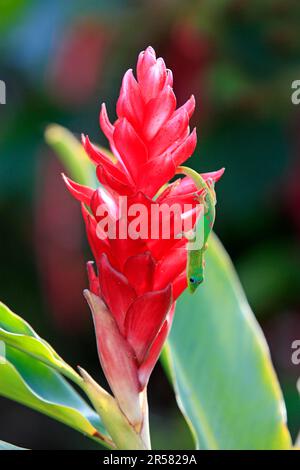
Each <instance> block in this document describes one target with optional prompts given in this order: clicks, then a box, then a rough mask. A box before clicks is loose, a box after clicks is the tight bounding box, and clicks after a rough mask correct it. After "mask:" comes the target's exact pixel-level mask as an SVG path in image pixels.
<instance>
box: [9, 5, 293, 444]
mask: <svg viewBox="0 0 300 470" xmlns="http://www.w3.org/2000/svg"><path fill="white" fill-rule="evenodd" d="M299 31H300V3H299V1H298V0H244V1H243V0H218V1H216V0H202V1H201V0H199V1H184V2H183V1H179V0H178V1H177V0H139V1H133V0H132V1H129V0H122V1H121V0H119V1H117V0H115V1H104V0H103V1H101V0H97V1H96V0H95V1H93V0H88V1H80V0H73V1H72V2H61V1H59V0H43V2H41V1H37V0H0V36H1V42H0V79H1V80H4V81H5V82H6V86H7V104H6V105H0V159H1V160H0V221H1V222H0V223H1V230H0V237H1V238H0V240H1V244H0V299H1V300H2V301H3V302H5V303H6V304H7V305H8V306H9V307H10V308H11V309H12V310H14V311H15V312H16V313H18V314H19V315H21V316H23V317H24V318H25V319H27V320H28V321H29V322H30V323H31V324H32V325H33V327H34V328H35V329H36V330H37V331H38V332H39V333H40V334H41V336H43V337H45V338H46V339H47V340H49V342H50V343H51V344H52V345H53V346H54V347H55V349H56V350H57V351H58V352H59V353H60V354H61V355H62V356H63V357H64V358H65V359H66V360H67V361H68V362H70V363H71V364H72V365H74V366H76V364H81V365H82V366H83V367H84V368H86V369H87V370H89V371H90V372H91V373H92V375H93V376H94V377H95V378H96V379H97V378H98V379H99V380H103V377H102V376H101V371H100V367H99V364H98V359H97V354H96V346H95V339H94V333H93V327H92V321H91V318H90V314H89V311H88V307H87V306H86V304H85V302H84V300H83V297H82V290H83V288H84V287H85V286H86V285H87V279H86V274H85V261H86V260H88V259H90V258H91V254H90V252H89V249H88V246H87V243H86V240H85V234H84V228H83V222H82V221H81V215H80V209H79V206H78V205H77V203H76V202H75V201H73V199H72V198H71V197H70V195H69V194H68V193H67V191H66V189H65V187H64V185H63V182H62V180H61V177H60V172H61V167H60V164H59V163H58V161H57V160H56V158H55V156H54V154H53V153H52V152H51V151H50V149H49V148H47V146H46V144H45V143H44V136H43V134H44V130H45V127H46V126H47V124H48V123H52V122H56V123H59V124H62V125H64V126H66V127H68V128H69V129H70V130H71V131H72V132H74V133H75V134H77V135H79V134H80V133H81V132H85V133H87V134H89V135H90V136H91V138H92V139H93V140H94V141H97V142H99V143H100V144H101V145H107V143H106V141H105V139H104V136H103V135H102V134H101V133H100V132H99V127H98V113H99V110H100V104H101V102H102V101H105V102H106V103H107V106H108V110H109V112H110V115H111V116H115V104H116V100H117V96H118V92H119V88H120V84H121V79H122V76H123V74H124V72H125V71H126V70H127V69H128V68H131V67H135V63H136V58H137V54H138V53H139V51H140V50H142V49H144V48H145V47H147V46H148V45H152V46H153V47H154V48H155V49H156V51H157V53H158V54H159V55H162V56H163V57H164V59H165V61H166V63H167V66H168V67H169V68H171V69H172V70H173V73H174V79H175V80H174V88H175V93H176V95H177V98H178V104H179V105H180V104H182V103H183V102H184V101H185V100H186V99H187V98H188V97H189V96H190V94H191V93H193V94H194V95H195V97H196V102H197V108H196V112H195V115H194V117H193V121H192V125H197V129H198V136H199V138H198V148H197V151H196V152H195V154H194V156H193V157H192V159H191V160H190V161H189V164H190V165H192V166H193V167H194V168H195V169H197V170H201V171H207V170H215V169H218V168H220V167H223V166H225V167H226V172H225V175H224V177H223V178H222V181H221V182H220V183H218V217H217V222H216V232H217V234H218V235H219V236H220V238H221V240H222V241H223V243H224V245H225V247H226V248H227V250H228V252H229V254H230V256H231V257H232V259H233V261H234V264H235V266H236V268H237V271H238V273H239V275H240V278H241V281H242V284H243V287H244V289H245V291H246V293H247V296H248V299H249V302H250V304H251V306H252V308H253V310H254V312H255V314H256V316H257V318H258V321H259V322H260V324H261V325H262V327H263V329H264V332H265V334H266V337H267V340H268V343H269V345H270V349H271V354H272V359H273V362H274V365H275V368H276V371H277V373H278V376H279V380H280V383H281V386H282V388H283V392H284V396H285V400H286V405H287V410H288V423H289V428H290V430H291V432H292V435H293V437H295V436H296V435H297V433H298V431H299V428H300V403H299V395H298V392H297V389H296V382H297V378H298V376H300V366H295V365H293V364H292V362H291V353H292V350H291V344H292V341H293V340H295V339H300V296H299V291H300V269H299V266H300V184H299V181H300V105H299V106H298V107H297V106H295V105H293V104H292V102H291V94H292V89H291V84H292V82H293V81H294V80H297V79H298V80H299V79H300V32H299ZM0 373H1V372H0ZM101 377H102V379H101ZM149 393H150V409H151V411H152V415H151V427H152V438H153V447H154V448H169V449H171V448H173V449H176V448H177V449H179V448H180V449H184V448H192V445H193V444H192V439H191V436H190V433H189V431H188V429H187V427H186V424H185V423H184V420H183V418H182V417H181V415H180V412H179V411H178V409H177V405H176V402H175V399H174V397H173V392H172V390H171V388H170V386H169V384H168V382H167V379H166V378H165V376H164V373H163V371H162V369H161V367H160V366H159V365H158V366H157V367H156V369H155V372H154V374H153V376H152V379H151V381H150V390H149ZM0 416H1V424H0V439H3V440H7V441H10V442H13V443H15V444H17V445H21V446H24V447H29V448H34V449H45V448H47V449H66V448H69V449H76V448H95V445H94V444H93V443H91V442H90V441H88V439H86V438H84V437H83V436H80V435H79V434H77V433H76V432H75V431H74V432H73V431H72V430H69V429H68V428H66V427H64V426H63V425H60V424H57V423H56V422H54V421H52V420H50V419H48V418H46V417H44V416H41V415H39V414H38V413H36V412H34V411H31V410H28V409H26V408H24V407H22V406H20V405H18V404H15V403H13V402H10V401H8V400H5V399H0Z"/></svg>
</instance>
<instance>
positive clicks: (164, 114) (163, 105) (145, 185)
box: [82, 47, 197, 197]
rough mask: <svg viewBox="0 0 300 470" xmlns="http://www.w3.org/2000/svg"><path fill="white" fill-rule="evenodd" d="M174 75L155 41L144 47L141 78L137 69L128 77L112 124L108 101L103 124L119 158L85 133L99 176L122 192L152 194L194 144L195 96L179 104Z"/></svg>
mask: <svg viewBox="0 0 300 470" xmlns="http://www.w3.org/2000/svg"><path fill="white" fill-rule="evenodd" d="M172 85H173V77H172V73H171V71H170V70H168V69H167V68H166V66H165V63H164V61H163V59H162V58H159V59H156V56H155V52H154V50H153V49H152V47H148V48H147V49H146V51H143V52H141V53H140V55H139V58H138V63H137V79H135V77H134V75H133V72H132V70H128V71H127V72H126V73H125V75H124V78H123V82H122V87H121V91H120V96H119V99H118V103H117V116H118V119H117V120H116V121H115V123H114V124H112V123H111V122H110V120H109V118H108V115H107V112H106V107H105V104H103V105H102V109H101V113H100V126H101V128H102V131H103V132H104V134H105V135H106V137H107V139H108V141H109V143H110V147H111V150H112V152H113V154H114V156H115V157H116V161H117V163H116V164H115V165H114V164H112V162H111V160H110V159H109V158H107V156H106V155H104V154H103V153H102V152H100V151H99V150H98V149H97V148H96V147H95V146H94V145H92V144H91V142H90V140H89V138H88V137H83V139H82V141H83V145H84V147H85V149H86V151H87V153H88V155H89V156H90V158H91V159H92V160H93V162H94V163H95V164H96V165H97V176H98V179H99V181H100V182H101V183H102V184H103V185H104V186H106V187H108V188H110V189H113V190H115V191H117V192H118V193H119V194H128V195H129V194H134V193H136V192H137V191H142V192H143V193H144V194H146V195H147V196H150V197H153V196H154V195H155V194H156V192H157V191H158V189H159V188H160V187H161V186H162V185H163V184H164V183H166V182H167V181H169V180H170V179H171V178H172V177H173V176H174V175H175V169H176V167H177V166H178V165H181V164H182V163H183V162H184V161H185V160H186V159H187V158H188V157H190V156H191V155H192V153H193V152H194V150H195V146H196V142H197V138H196V130H195V129H194V130H193V132H192V133H190V128H189V119H190V117H191V115H192V114H193V111H194V108H195V100H194V97H193V96H191V98H190V99H189V100H188V101H187V102H186V103H185V104H184V105H183V106H181V107H180V108H178V109H177V110H176V97H175V95H174V92H173V89H172Z"/></svg>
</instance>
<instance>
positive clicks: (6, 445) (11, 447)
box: [0, 441, 26, 450]
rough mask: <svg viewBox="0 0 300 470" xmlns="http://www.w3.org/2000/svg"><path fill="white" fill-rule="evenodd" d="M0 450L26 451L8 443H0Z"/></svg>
mask: <svg viewBox="0 0 300 470" xmlns="http://www.w3.org/2000/svg"><path fill="white" fill-rule="evenodd" d="M0 450H26V449H24V448H23V447H17V446H14V445H13V444H9V443H8V442H4V441H0Z"/></svg>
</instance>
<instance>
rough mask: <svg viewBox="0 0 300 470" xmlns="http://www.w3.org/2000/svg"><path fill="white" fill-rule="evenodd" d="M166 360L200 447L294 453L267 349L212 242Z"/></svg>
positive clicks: (181, 305) (180, 309)
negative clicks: (201, 276)
mask: <svg viewBox="0 0 300 470" xmlns="http://www.w3.org/2000/svg"><path fill="white" fill-rule="evenodd" d="M197 310H198V311H197ZM199 310H200V311H199ZM164 362H165V366H166V367H167V368H168V370H169V373H171V376H172V378H173V382H174V385H175V390H176V395H177V400H178V403H179V406H180V408H181V410H182V411H183V414H184V415H185V416H186V418H187V421H188V423H189V424H190V426H191V429H192V433H193V435H194V437H195V440H196V445H197V447H200V448H204V449H231V448H232V449H261V448H262V449H269V448H276V449H277V448H279V449H286V448H291V439H290V435H289V432H288V429H287V427H286V424H285V420H286V417H285V407H284V402H283V398H282V394H281V390H280V387H279V384H278V381H277V378H276V375H275V372H274V369H273V366H272V363H271V360H270V357H269V351H268V347H267V344H266V342H265V339H264V336H263V334H262V331H261V329H260V327H259V326H258V324H257V322H256V320H255V317H254V315H253V313H252V311H251V309H250V307H249V305H248V303H247V300H246V298H245V295H244V293H243V291H242V288H241V286H240V283H239V281H238V279H237V276H236V274H235V272H234V269H233V266H232V264H231V262H230V260H229V257H228V255H227V254H226V252H225V250H224V248H223V247H222V245H221V243H220V242H219V241H218V240H217V239H216V237H213V238H212V239H211V241H210V247H209V249H208V253H207V267H206V279H205V283H204V284H203V286H202V287H200V288H199V289H198V291H197V293H196V294H194V296H191V295H190V294H188V293H184V294H183V296H182V298H181V299H179V301H178V305H177V311H176V314H175V320H174V325H173V327H172V331H171V334H170V337H169V340H168V343H167V349H166V353H165V355H164Z"/></svg>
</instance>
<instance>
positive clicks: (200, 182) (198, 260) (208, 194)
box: [176, 166, 216, 293]
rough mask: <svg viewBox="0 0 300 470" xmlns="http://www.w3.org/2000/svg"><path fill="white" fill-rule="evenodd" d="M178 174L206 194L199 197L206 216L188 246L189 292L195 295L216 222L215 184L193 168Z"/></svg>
mask: <svg viewBox="0 0 300 470" xmlns="http://www.w3.org/2000/svg"><path fill="white" fill-rule="evenodd" d="M176 173H177V174H184V175H186V176H188V177H190V178H192V180H193V181H194V183H195V185H196V187H197V189H198V190H199V189H204V190H205V193H204V194H201V195H200V196H197V199H198V200H199V202H203V204H204V215H201V214H200V219H199V220H198V221H197V222H196V228H195V230H193V238H192V239H191V240H189V241H188V244H187V250H188V255H187V267H186V274H187V285H188V289H189V291H190V292H191V293H194V292H195V290H196V289H197V287H198V286H199V285H200V284H201V283H202V282H203V280H204V266H205V260H204V253H205V251H206V250H207V247H208V243H207V242H208V238H209V235H210V234H211V232H212V229H213V225H214V221H215V215H216V211H215V205H216V196H215V191H214V185H213V182H211V183H209V181H207V182H206V181H205V180H204V179H203V178H202V176H201V175H200V174H199V173H197V172H196V171H195V170H193V169H192V168H187V167H184V166H179V167H178V168H177V171H176ZM201 237H202V239H201ZM199 238H200V240H201V242H200V247H197V246H195V244H199Z"/></svg>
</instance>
